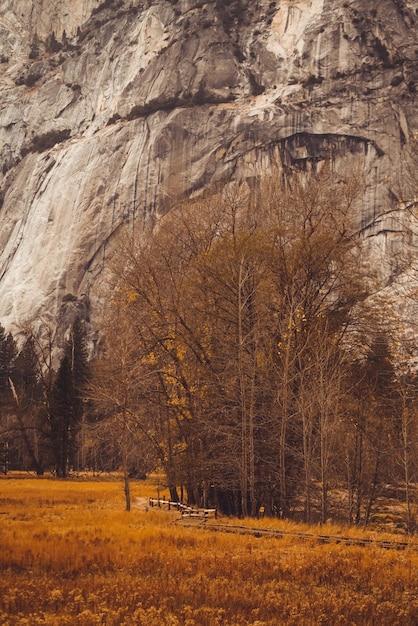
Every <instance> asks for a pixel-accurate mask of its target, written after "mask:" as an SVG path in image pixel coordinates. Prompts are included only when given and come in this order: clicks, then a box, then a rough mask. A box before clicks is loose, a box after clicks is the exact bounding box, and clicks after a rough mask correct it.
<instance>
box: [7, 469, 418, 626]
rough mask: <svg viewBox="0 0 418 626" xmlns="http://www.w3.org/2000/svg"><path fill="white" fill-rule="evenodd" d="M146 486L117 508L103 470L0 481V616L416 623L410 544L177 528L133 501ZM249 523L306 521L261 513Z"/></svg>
mask: <svg viewBox="0 0 418 626" xmlns="http://www.w3.org/2000/svg"><path fill="white" fill-rule="evenodd" d="M150 495H151V496H155V495H156V491H155V487H154V486H152V485H149V484H148V485H147V484H144V483H135V484H134V487H133V503H134V506H133V510H132V511H131V513H126V512H124V511H123V508H124V503H123V492H122V488H121V486H120V484H119V483H117V482H114V481H111V482H87V481H86V482H69V481H68V482H63V481H58V480H37V479H20V480H17V479H8V480H6V479H4V480H1V481H0V529H1V533H0V572H1V579H0V623H1V624H2V625H3V626H23V625H26V626H34V625H38V624H48V625H50V626H65V625H68V626H74V625H80V626H90V625H96V624H101V625H106V626H116V625H117V626H124V625H125V626H133V625H136V624H140V625H142V624H143V625H146V626H165V625H167V626H168V625H170V626H180V625H181V626H221V625H228V626H246V625H250V624H251V625H252V626H273V625H274V626H277V625H281V624H283V625H287V624H293V625H297V626H304V625H314V624H315V625H316V624H329V625H331V624H332V625H334V624H347V625H348V624H355V625H359V624H361V625H363V624H378V625H379V626H383V625H386V624H387V625H390V626H394V625H395V624H400V625H402V626H404V625H408V624H410V625H412V624H417V623H418V591H417V580H418V552H417V551H415V550H412V549H406V550H404V551H394V550H384V549H382V548H379V547H376V546H372V547H358V546H345V545H342V544H339V545H336V544H329V545H323V544H320V543H318V542H316V541H315V540H308V541H301V540H300V539H297V538H295V537H291V536H286V537H284V538H282V539H274V538H268V537H262V538H257V537H254V536H250V535H240V534H230V533H224V532H216V533H214V532H209V531H208V530H207V531H205V530H203V529H200V528H185V527H183V526H181V524H180V523H178V520H179V514H178V513H176V512H167V511H163V510H159V509H157V510H156V509H150V510H148V511H146V510H145V509H140V508H135V502H136V501H137V498H139V497H141V496H142V497H148V496H150ZM220 521H222V523H224V522H225V520H220ZM226 522H227V523H228V524H236V525H241V524H252V525H254V521H253V520H246V521H245V522H242V521H241V520H227V521H226ZM255 525H257V526H259V527H260V528H261V527H265V528H266V527H275V528H283V529H286V530H291V529H293V530H297V531H300V530H302V531H308V532H314V529H312V528H311V527H301V526H296V525H292V524H289V523H287V524H283V523H281V522H279V521H274V520H269V519H264V520H259V521H257V522H255ZM326 530H327V532H329V534H332V535H338V534H339V533H340V534H343V535H344V536H347V535H348V533H349V531H348V530H347V529H338V528H335V527H329V528H327V529H326ZM318 532H319V533H321V534H324V528H323V527H322V528H318ZM357 533H358V531H357ZM353 534H354V535H356V532H353ZM362 534H363V533H362ZM369 536H370V535H369Z"/></svg>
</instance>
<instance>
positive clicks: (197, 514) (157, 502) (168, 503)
mask: <svg viewBox="0 0 418 626" xmlns="http://www.w3.org/2000/svg"><path fill="white" fill-rule="evenodd" d="M149 505H150V507H151V508H153V507H155V506H157V507H160V508H161V507H163V506H164V507H167V508H168V510H169V511H170V510H171V509H174V510H177V511H180V512H181V516H182V517H191V518H198V519H207V518H209V517H214V518H216V517H217V511H216V509H204V508H194V507H191V506H188V505H187V504H183V503H182V502H176V501H173V500H166V499H165V498H150V499H149Z"/></svg>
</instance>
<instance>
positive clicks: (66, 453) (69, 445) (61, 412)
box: [50, 319, 89, 478]
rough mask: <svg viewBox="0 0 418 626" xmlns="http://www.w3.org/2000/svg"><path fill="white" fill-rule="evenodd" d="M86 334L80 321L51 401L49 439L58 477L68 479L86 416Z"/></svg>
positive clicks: (66, 350) (53, 388)
mask: <svg viewBox="0 0 418 626" xmlns="http://www.w3.org/2000/svg"><path fill="white" fill-rule="evenodd" d="M88 370H89V367H88V360H87V349H86V341H85V334H84V331H83V328H82V325H81V323H80V321H79V320H78V319H77V320H76V321H75V323H74V324H73V327H72V329H71V333H70V338H69V340H68V341H67V343H66V346H65V350H64V355H63V357H62V360H61V363H60V366H59V369H58V372H57V376H56V378H55V381H54V384H53V387H52V391H51V400H50V440H51V451H52V454H53V458H54V463H55V469H56V472H57V475H58V476H60V477H61V478H66V477H67V476H68V473H69V470H70V467H72V466H73V465H74V462H75V456H76V451H77V439H78V433H79V430H80V426H81V422H82V417H83V413H84V405H83V395H82V394H83V385H84V384H85V383H86V382H87V379H88Z"/></svg>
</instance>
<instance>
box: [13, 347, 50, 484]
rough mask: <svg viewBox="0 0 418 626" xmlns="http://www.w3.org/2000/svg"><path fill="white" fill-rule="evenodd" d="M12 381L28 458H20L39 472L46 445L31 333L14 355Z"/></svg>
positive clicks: (37, 362) (40, 389) (40, 472)
mask: <svg viewBox="0 0 418 626" xmlns="http://www.w3.org/2000/svg"><path fill="white" fill-rule="evenodd" d="M13 385H14V391H15V400H16V403H17V407H16V419H17V424H18V428H19V433H20V437H21V438H22V440H23V443H24V446H25V449H26V452H27V455H28V460H29V464H28V463H27V462H24V463H23V466H24V467H25V468H26V469H28V468H29V469H34V470H35V471H36V473H37V474H38V475H41V474H43V472H44V457H45V448H46V440H45V432H44V430H45V429H44V428H43V427H42V426H43V425H42V409H43V403H42V397H43V394H42V384H41V377H40V373H39V361H38V357H37V354H36V347H35V341H34V338H33V336H31V335H30V336H29V337H28V339H27V341H26V342H25V345H24V346H23V348H22V350H21V351H20V353H19V354H18V356H17V358H16V361H15V371H14V373H13Z"/></svg>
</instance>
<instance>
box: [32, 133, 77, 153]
mask: <svg viewBox="0 0 418 626" xmlns="http://www.w3.org/2000/svg"><path fill="white" fill-rule="evenodd" d="M70 135H71V131H70V129H69V128H66V129H64V130H51V131H49V132H48V133H44V134H43V135H38V136H37V137H34V138H33V140H32V145H31V148H32V150H33V151H35V152H44V151H45V150H49V149H50V148H53V147H54V146H55V145H56V144H57V143H61V142H62V141H65V140H66V139H68V137H70Z"/></svg>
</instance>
